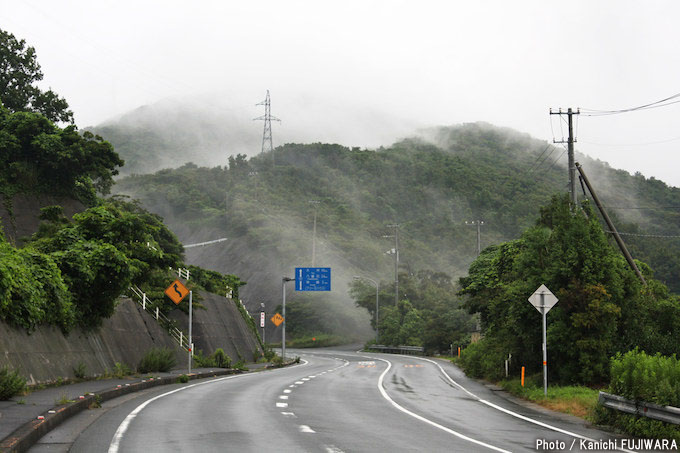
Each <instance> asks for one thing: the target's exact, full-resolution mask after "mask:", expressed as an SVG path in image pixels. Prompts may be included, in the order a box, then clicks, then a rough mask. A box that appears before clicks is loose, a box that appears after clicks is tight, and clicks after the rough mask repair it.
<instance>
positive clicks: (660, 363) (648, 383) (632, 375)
mask: <svg viewBox="0 0 680 453" xmlns="http://www.w3.org/2000/svg"><path fill="white" fill-rule="evenodd" d="M608 391H609V392H610V393H613V394H615V395H620V396H623V397H624V398H627V399H629V400H633V401H638V402H647V403H654V404H658V405H661V406H672V407H680V362H679V361H678V359H677V358H676V357H675V355H673V356H671V357H664V356H661V355H660V354H655V355H648V354H646V353H645V352H644V351H640V350H639V349H638V348H635V349H634V350H632V351H629V352H627V353H626V354H617V355H616V356H615V357H614V358H613V359H612V362H611V381H610V383H609V389H608ZM596 415H597V421H598V422H599V423H603V424H607V425H610V426H615V427H617V428H619V429H622V430H624V431H625V432H627V433H629V434H631V435H634V436H638V437H642V438H657V439H675V440H676V441H677V442H680V428H678V426H677V425H672V424H670V423H664V422H661V421H658V420H652V419H649V418H645V417H638V416H635V415H629V414H624V413H622V412H619V411H615V410H611V409H606V408H603V407H600V408H599V410H598V411H597V414H596Z"/></svg>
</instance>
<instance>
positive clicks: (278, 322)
mask: <svg viewBox="0 0 680 453" xmlns="http://www.w3.org/2000/svg"><path fill="white" fill-rule="evenodd" d="M271 322H273V323H274V324H275V325H276V327H279V326H280V325H281V323H282V322H283V316H281V315H280V314H279V313H277V314H275V315H274V316H272V317H271Z"/></svg>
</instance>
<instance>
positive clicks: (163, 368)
mask: <svg viewBox="0 0 680 453" xmlns="http://www.w3.org/2000/svg"><path fill="white" fill-rule="evenodd" d="M176 364H177V361H176V360H175V353H174V351H173V350H171V349H165V348H152V349H150V350H149V352H147V353H146V354H145V355H144V357H142V359H141V360H140V361H139V364H138V365H137V371H138V372H140V373H150V372H152V371H159V372H167V371H170V370H171V369H172V368H173V367H174V366H175V365H176Z"/></svg>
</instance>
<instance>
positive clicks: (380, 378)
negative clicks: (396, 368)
mask: <svg viewBox="0 0 680 453" xmlns="http://www.w3.org/2000/svg"><path fill="white" fill-rule="evenodd" d="M375 360H382V361H383V362H386V363H387V369H385V371H383V372H382V374H381V375H380V377H379V378H378V390H380V394H381V395H382V396H383V398H385V399H386V400H387V401H389V402H390V403H391V404H392V406H394V407H396V408H397V409H399V410H400V411H401V412H403V413H405V414H407V415H410V416H411V417H413V418H416V419H418V420H420V421H422V422H425V423H427V424H429V425H432V426H434V427H435V428H439V429H441V430H442V431H445V432H447V433H449V434H453V435H454V436H456V437H459V438H461V439H463V440H466V441H468V442H472V443H474V444H477V445H481V446H482V447H486V448H489V449H491V450H495V451H501V452H504V453H510V452H509V451H508V450H503V449H502V448H498V447H494V446H493V445H489V444H486V443H484V442H481V441H479V440H476V439H473V438H471V437H467V436H466V435H464V434H461V433H459V432H457V431H454V430H452V429H450V428H447V427H446V426H442V425H440V424H439V423H436V422H433V421H432V420H428V419H427V418H425V417H423V416H421V415H418V414H416V413H414V412H411V411H410V410H408V409H406V408H404V407H402V406H400V405H399V404H397V403H396V402H395V401H394V400H393V399H392V398H390V396H389V395H388V394H387V392H386V391H385V389H384V387H383V379H384V378H385V375H386V374H387V372H388V371H389V370H390V368H392V363H391V362H390V361H389V360H385V359H380V358H376V359H375Z"/></svg>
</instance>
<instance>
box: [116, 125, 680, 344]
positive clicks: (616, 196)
mask: <svg viewBox="0 0 680 453" xmlns="http://www.w3.org/2000/svg"><path fill="white" fill-rule="evenodd" d="M549 154H551V156H550V158H549V159H547V160H546V161H545V162H546V163H544V164H542V162H543V160H544V159H545V156H546V155H549ZM560 154H562V149H555V150H554V151H553V150H552V146H551V145H548V144H546V143H545V142H542V141H539V140H535V139H532V138H531V137H529V136H528V135H525V134H520V133H518V132H515V131H511V130H506V129H501V128H497V127H494V126H491V125H488V124H481V123H477V124H468V125H462V126H455V127H446V128H438V129H432V130H429V131H426V132H424V133H423V134H422V135H421V136H420V137H416V138H411V139H407V140H403V141H400V142H398V143H395V144H394V145H392V146H390V147H388V148H379V149H376V150H367V149H360V148H346V147H343V146H339V145H331V144H321V143H316V144H306V145H300V144H288V145H284V146H281V147H278V148H277V149H275V151H274V153H273V155H272V154H262V155H259V156H257V157H254V158H251V159H248V158H246V157H245V156H243V155H238V156H232V157H231V158H230V161H229V165H228V166H225V167H214V168H201V167H197V166H195V165H191V164H187V165H184V166H183V167H181V168H178V169H174V170H161V171H159V172H157V173H155V174H153V175H143V176H131V177H127V178H124V179H122V180H120V181H119V182H118V184H117V185H116V187H115V189H114V190H115V191H117V192H118V193H121V194H129V195H132V196H134V197H138V198H139V199H140V200H141V201H142V203H143V204H144V206H146V207H147V208H148V209H150V210H151V211H153V212H155V213H157V214H160V215H161V216H162V217H163V218H164V219H165V221H166V222H167V223H168V224H169V225H170V226H171V228H172V229H173V231H174V232H175V233H176V234H178V236H179V237H180V239H181V240H182V241H183V242H184V243H185V244H186V243H192V242H201V241H208V240H211V239H216V238H221V237H227V238H229V239H228V240H227V241H225V242H222V243H220V244H217V245H213V246H210V247H200V248H195V249H187V256H188V257H189V259H190V260H192V261H193V262H195V263H200V264H201V265H204V266H207V267H210V268H213V269H215V270H219V271H221V272H224V273H230V274H236V275H239V276H240V277H241V278H242V279H243V280H245V281H247V282H248V283H249V284H248V286H246V287H244V289H243V291H242V295H244V296H246V297H245V298H246V301H247V302H249V303H251V304H253V307H251V308H253V310H254V309H255V306H256V305H259V302H260V301H265V302H266V304H267V307H268V308H270V309H272V308H274V307H275V306H276V305H277V304H278V303H279V302H280V293H281V288H280V285H281V283H280V282H281V277H282V276H284V275H288V274H291V273H292V271H293V268H294V267H296V266H309V265H311V261H312V229H313V218H314V211H315V209H316V211H317V244H316V260H315V264H316V265H317V266H331V267H333V272H334V291H333V292H332V293H331V294H330V295H327V296H324V295H314V296H313V297H317V298H320V299H313V300H324V301H325V300H331V299H337V300H336V303H334V304H325V303H319V304H316V305H314V304H313V305H312V308H311V310H316V311H315V313H316V314H315V315H314V316H312V317H311V319H309V320H308V322H309V323H310V324H314V325H315V326H317V327H319V328H322V329H326V328H332V329H340V325H350V324H352V325H354V324H356V322H355V321H357V320H358V319H360V318H361V316H360V315H358V314H357V313H356V312H355V311H354V310H353V309H352V306H353V303H352V302H351V301H348V300H347V296H346V289H347V284H348V283H349V282H350V281H351V279H352V276H354V275H361V276H365V277H370V278H373V279H374V280H380V281H382V282H383V284H384V286H389V284H391V283H390V282H393V279H394V278H393V273H394V270H393V269H394V267H393V266H394V261H393V255H391V254H386V251H388V252H389V251H390V249H392V248H393V247H394V239H393V238H385V237H383V236H389V235H393V234H394V229H393V228H388V225H391V224H399V254H400V269H399V270H400V273H403V274H404V276H407V275H416V274H417V273H418V272H419V271H422V270H432V271H437V272H443V273H445V274H448V275H449V276H451V277H454V278H456V277H460V276H463V275H465V274H466V273H467V269H468V266H469V264H470V263H471V262H472V260H473V259H474V258H475V256H476V228H475V227H474V226H470V225H466V223H465V222H466V221H472V220H483V221H484V225H483V226H482V247H483V248H484V247H486V246H489V245H492V244H498V243H501V242H504V241H507V240H511V239H514V238H517V237H519V236H520V235H521V233H522V232H523V231H524V230H526V229H528V228H530V227H532V226H533V225H534V224H535V222H536V220H537V218H538V215H539V208H540V207H541V206H542V205H545V204H547V203H548V202H549V201H550V199H551V196H552V195H553V194H555V193H560V192H564V191H566V181H567V176H566V169H565V168H564V166H563V164H562V163H561V162H562V161H563V160H564V159H562V160H560V161H559V162H558V163H557V164H555V165H553V164H552V163H553V162H554V161H555V159H557V157H558V156H559V155H560ZM577 160H578V161H579V162H580V163H581V164H582V166H583V168H584V169H585V171H586V172H587V174H588V175H589V178H590V179H591V182H592V183H593V185H594V187H595V188H596V190H598V191H599V192H600V193H599V195H600V197H601V198H602V199H603V200H604V202H605V204H607V205H610V206H611V208H612V209H611V210H610V214H611V215H612V216H613V217H614V219H615V222H616V224H617V226H618V228H619V230H620V231H622V232H627V233H645V234H648V233H656V234H661V233H662V234H664V235H677V234H680V223H678V221H677V220H678V213H677V209H672V208H671V207H677V206H680V191H679V190H678V189H676V188H670V187H668V186H666V185H665V184H664V183H663V182H661V181H658V180H655V179H653V178H652V179H646V178H644V177H643V176H642V175H639V174H637V175H634V176H631V175H630V174H628V173H626V172H624V171H620V170H614V169H611V168H609V167H608V165H607V164H605V163H602V162H598V161H593V160H591V159H588V158H586V157H584V156H577ZM581 196H582V194H581ZM310 201H319V203H318V204H316V203H314V204H313V203H310ZM623 208H626V209H623ZM640 208H645V210H642V209H640ZM626 240H627V242H628V243H629V245H630V248H631V251H632V254H633V255H634V257H635V258H637V259H640V260H642V261H645V262H647V263H648V264H650V266H651V267H652V268H653V269H654V270H656V273H655V276H656V277H657V278H658V279H660V280H661V281H663V282H665V283H667V284H668V285H669V286H670V287H671V289H672V290H674V291H676V292H677V291H679V290H680V280H679V279H678V271H679V270H680V260H678V258H676V257H677V256H678V252H679V251H680V241H678V240H677V239H674V238H647V237H637V236H626ZM392 291H393V290H392ZM300 297H301V296H299V297H298V298H300ZM306 297H307V298H310V297H312V296H306ZM350 321H351V322H350ZM365 324H366V323H365V322H364V325H365ZM329 325H332V326H330V327H329ZM364 331H365V329H364Z"/></svg>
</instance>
